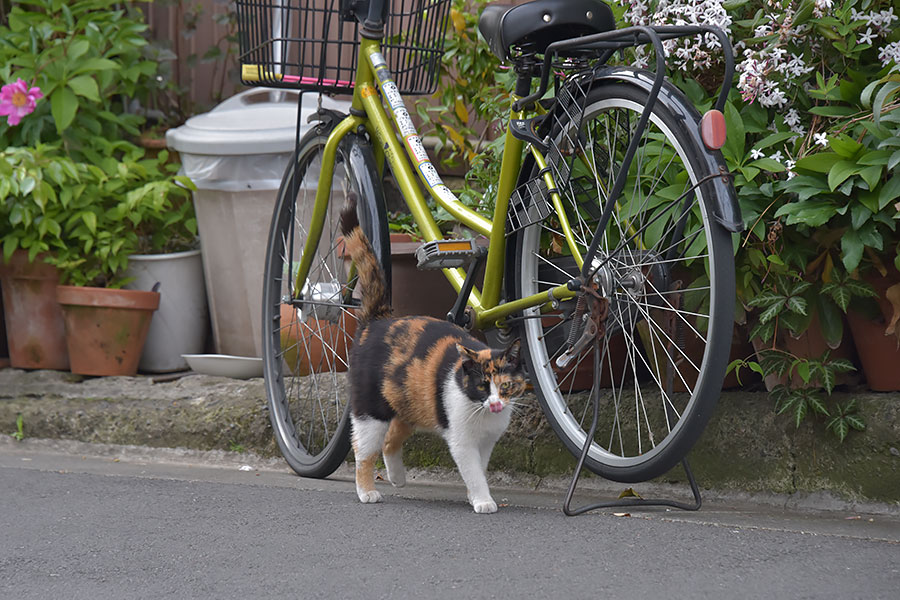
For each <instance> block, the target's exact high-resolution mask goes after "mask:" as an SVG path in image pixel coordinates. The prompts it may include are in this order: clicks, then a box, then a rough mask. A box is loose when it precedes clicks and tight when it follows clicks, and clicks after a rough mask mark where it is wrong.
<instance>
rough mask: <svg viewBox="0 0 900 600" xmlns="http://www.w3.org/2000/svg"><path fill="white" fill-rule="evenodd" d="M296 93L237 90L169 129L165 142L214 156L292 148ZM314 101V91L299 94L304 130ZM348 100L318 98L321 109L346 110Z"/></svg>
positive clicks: (314, 107) (284, 150)
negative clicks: (301, 100) (214, 104)
mask: <svg viewBox="0 0 900 600" xmlns="http://www.w3.org/2000/svg"><path fill="white" fill-rule="evenodd" d="M297 96H298V92H295V91H293V90H277V89H271V88H254V89H251V90H247V91H245V92H241V93H240V94H237V95H236V96H232V97H231V98H229V99H227V100H225V101H224V102H222V103H221V104H219V105H218V106H216V107H215V108H214V109H212V110H211V111H209V112H208V113H203V114H200V115H196V116H194V117H191V118H190V119H188V120H187V121H186V122H185V123H184V125H182V126H180V127H176V128H174V129H170V130H168V131H167V132H166V143H167V144H168V146H169V147H170V148H173V149H175V150H177V151H178V152H182V153H189V154H205V155H214V156H218V155H247V154H281V153H285V152H291V151H293V149H294V142H295V140H296V135H297V130H296V127H297ZM318 103H319V98H318V94H315V93H306V94H303V108H302V114H301V119H302V120H301V123H302V125H303V126H304V129H305V127H306V122H307V118H308V117H309V115H311V114H312V113H314V112H315V111H316V110H317V108H318ZM349 104H350V103H349V102H338V101H335V100H333V99H332V98H328V97H327V96H326V97H323V98H322V106H323V107H325V108H333V109H337V110H344V111H346V110H347V107H348V106H349ZM301 134H302V132H301Z"/></svg>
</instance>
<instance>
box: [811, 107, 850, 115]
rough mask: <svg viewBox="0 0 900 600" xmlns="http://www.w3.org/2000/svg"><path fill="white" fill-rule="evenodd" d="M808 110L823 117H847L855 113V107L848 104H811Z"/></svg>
mask: <svg viewBox="0 0 900 600" xmlns="http://www.w3.org/2000/svg"><path fill="white" fill-rule="evenodd" d="M809 112H811V113H812V114H814V115H821V116H823V117H849V116H850V115H853V114H856V109H854V108H852V107H850V106H813V107H812V108H810V109H809Z"/></svg>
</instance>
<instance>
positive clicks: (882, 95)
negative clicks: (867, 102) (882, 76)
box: [872, 81, 900, 125]
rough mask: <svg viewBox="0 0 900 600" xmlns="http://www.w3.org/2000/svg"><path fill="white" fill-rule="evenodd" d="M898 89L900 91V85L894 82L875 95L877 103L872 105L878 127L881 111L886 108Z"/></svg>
mask: <svg viewBox="0 0 900 600" xmlns="http://www.w3.org/2000/svg"><path fill="white" fill-rule="evenodd" d="M898 89H900V83H898V82H896V81H892V82H889V83H887V84H885V86H884V87H883V88H881V89H880V90H878V93H877V94H875V101H874V102H873V103H872V115H873V117H874V121H875V124H876V125H877V124H878V123H879V121H880V120H881V109H882V108H883V107H884V103H885V101H886V100H888V98H890V96H892V95H893V94H894V92H895V91H897V90H898Z"/></svg>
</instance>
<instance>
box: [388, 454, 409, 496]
mask: <svg viewBox="0 0 900 600" xmlns="http://www.w3.org/2000/svg"><path fill="white" fill-rule="evenodd" d="M384 466H385V467H387V478H388V481H390V482H391V485H393V486H394V487H398V488H399V487H403V486H404V485H406V467H405V466H403V458H402V457H401V456H399V455H385V457H384Z"/></svg>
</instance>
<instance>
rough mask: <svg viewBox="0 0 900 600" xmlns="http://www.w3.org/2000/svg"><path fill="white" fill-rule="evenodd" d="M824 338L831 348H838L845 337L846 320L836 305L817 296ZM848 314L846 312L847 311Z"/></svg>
mask: <svg viewBox="0 0 900 600" xmlns="http://www.w3.org/2000/svg"><path fill="white" fill-rule="evenodd" d="M816 298H817V302H818V309H819V310H818V315H819V324H820V325H821V327H822V337H823V338H825V343H826V344H828V347H829V348H832V349H834V348H837V347H838V346H839V345H840V344H841V340H842V338H843V337H844V320H843V318H841V312H840V311H839V310H838V307H837V306H835V303H834V302H832V301H830V300H828V299H827V298H825V297H823V296H816ZM845 312H846V311H845Z"/></svg>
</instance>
